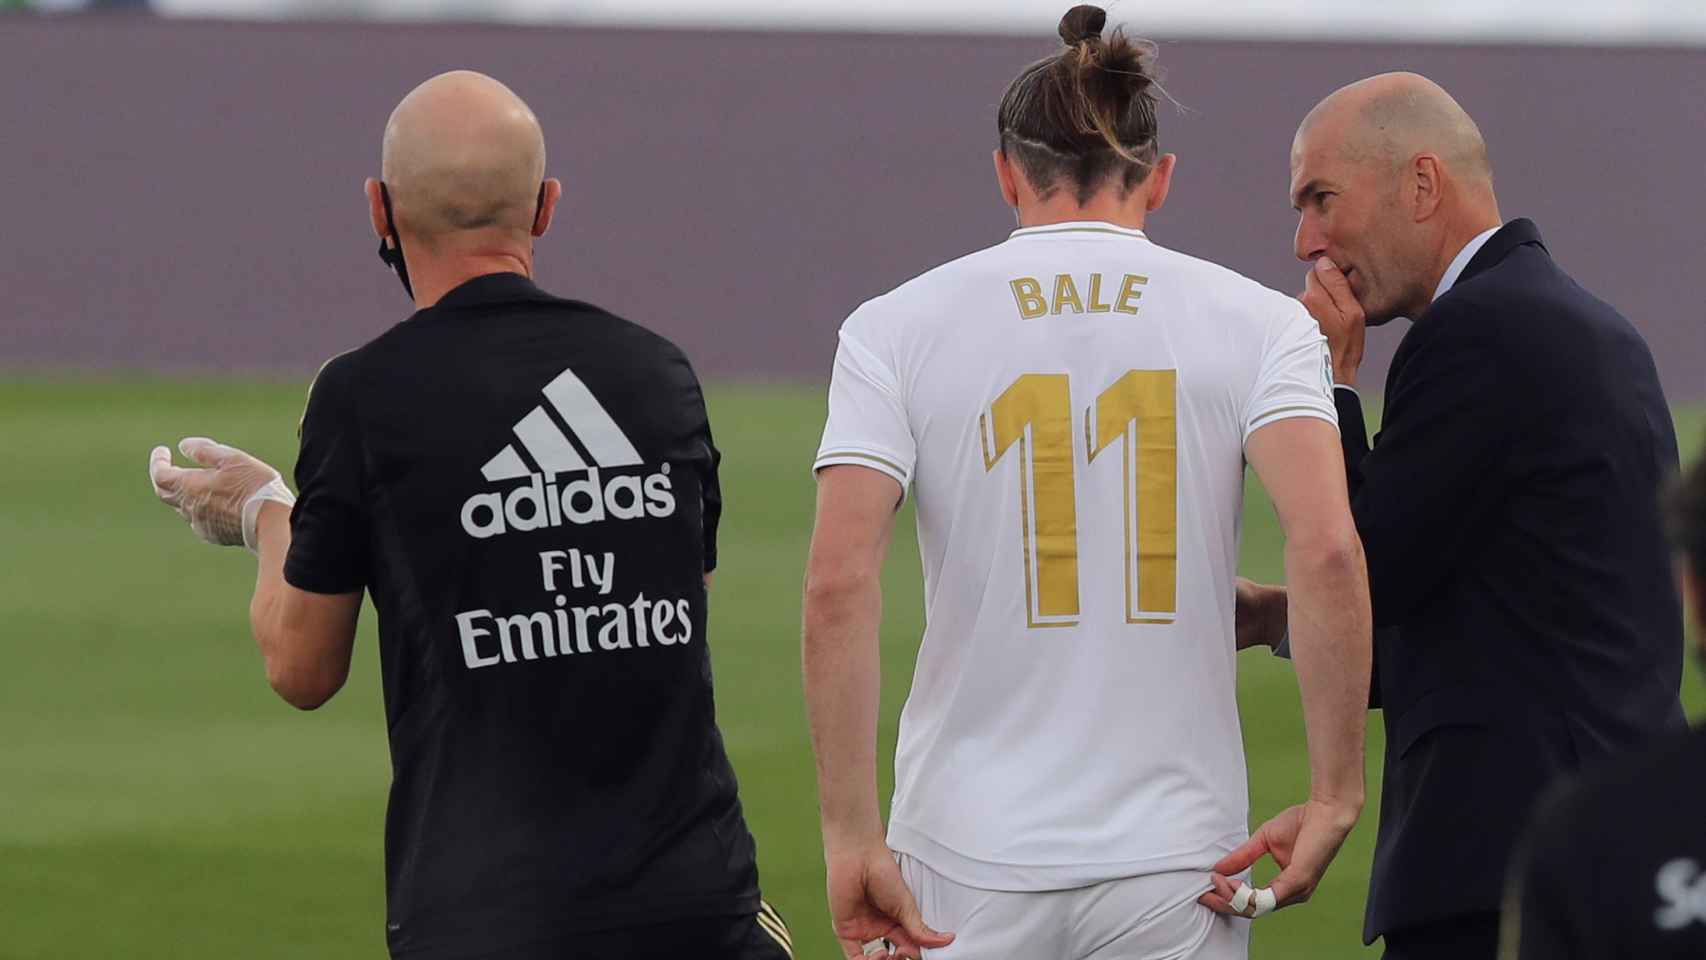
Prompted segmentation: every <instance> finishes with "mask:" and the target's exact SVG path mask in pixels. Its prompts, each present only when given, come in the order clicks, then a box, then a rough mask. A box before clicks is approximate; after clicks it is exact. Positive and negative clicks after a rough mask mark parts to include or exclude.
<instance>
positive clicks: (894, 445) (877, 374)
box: [812, 315, 918, 490]
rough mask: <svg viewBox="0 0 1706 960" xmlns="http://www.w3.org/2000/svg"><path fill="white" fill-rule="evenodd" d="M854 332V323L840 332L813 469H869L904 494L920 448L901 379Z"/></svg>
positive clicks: (889, 365) (910, 479)
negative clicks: (826, 417) (850, 466)
mask: <svg viewBox="0 0 1706 960" xmlns="http://www.w3.org/2000/svg"><path fill="white" fill-rule="evenodd" d="M855 316H856V315H855ZM852 327H853V321H852V320H849V321H848V324H847V326H844V327H842V329H841V342H840V345H839V346H837V347H836V350H835V370H834V372H833V373H832V374H831V375H830V380H829V420H828V422H827V423H825V424H824V428H823V442H822V444H820V445H819V447H818V451H817V460H816V462H815V463H814V464H813V465H812V469H813V470H814V471H816V470H821V469H823V468H824V467H827V466H831V465H834V464H842V463H846V464H854V465H857V466H861V467H869V468H871V469H873V470H877V471H879V472H881V473H886V474H888V475H889V476H891V477H893V478H894V479H895V481H896V482H898V483H899V484H900V486H901V489H902V490H905V489H906V488H907V486H908V485H910V484H911V483H912V470H913V466H914V465H915V463H916V461H917V454H918V448H917V444H916V443H915V441H914V438H913V436H912V427H911V425H910V424H909V422H908V420H907V416H906V404H905V403H904V401H903V400H902V399H901V390H900V378H899V376H898V374H897V373H896V371H895V370H894V368H893V366H892V365H891V364H890V363H889V362H887V361H885V360H884V359H883V358H882V357H881V356H879V355H878V353H877V352H876V351H874V350H872V349H871V347H869V346H868V345H866V343H865V342H864V341H863V340H862V338H861V336H860V334H859V333H858V332H857V331H856V330H854V329H851V328H852Z"/></svg>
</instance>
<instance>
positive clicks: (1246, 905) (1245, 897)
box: [1232, 884, 1255, 913]
mask: <svg viewBox="0 0 1706 960" xmlns="http://www.w3.org/2000/svg"><path fill="white" fill-rule="evenodd" d="M1254 889H1255V887H1252V886H1250V885H1249V884H1245V885H1244V886H1242V887H1239V888H1238V889H1237V890H1236V891H1234V892H1233V894H1232V909H1234V910H1236V911H1238V912H1239V913H1245V912H1247V911H1248V910H1249V909H1250V893H1251V891H1253V890H1254Z"/></svg>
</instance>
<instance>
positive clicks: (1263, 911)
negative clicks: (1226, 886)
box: [1230, 884, 1279, 920]
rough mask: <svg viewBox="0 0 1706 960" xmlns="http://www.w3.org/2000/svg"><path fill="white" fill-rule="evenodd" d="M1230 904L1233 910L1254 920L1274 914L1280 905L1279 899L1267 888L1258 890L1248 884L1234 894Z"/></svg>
mask: <svg viewBox="0 0 1706 960" xmlns="http://www.w3.org/2000/svg"><path fill="white" fill-rule="evenodd" d="M1230 902H1231V905H1232V909H1233V910H1236V911H1237V912H1239V913H1241V914H1244V915H1245V916H1247V917H1249V918H1250V919H1251V920H1254V919H1256V918H1257V917H1265V916H1267V915H1268V914H1270V913H1273V912H1274V908H1275V907H1276V906H1278V905H1279V898H1278V897H1276V896H1274V892H1273V891H1272V890H1270V889H1268V888H1267V887H1263V888H1262V889H1260V890H1258V889H1256V888H1255V887H1252V886H1249V885H1248V884H1246V885H1245V886H1242V887H1239V888H1238V889H1237V890H1236V891H1234V892H1233V894H1232V900H1231V901H1230ZM1252 908H1253V909H1252Z"/></svg>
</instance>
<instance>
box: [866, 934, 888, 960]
mask: <svg viewBox="0 0 1706 960" xmlns="http://www.w3.org/2000/svg"><path fill="white" fill-rule="evenodd" d="M860 952H861V953H863V954H864V955H865V956H867V957H886V956H888V955H889V942H888V941H887V940H884V939H882V938H881V937H879V938H877V939H875V940H867V941H865V943H864V945H863V946H861V947H860Z"/></svg>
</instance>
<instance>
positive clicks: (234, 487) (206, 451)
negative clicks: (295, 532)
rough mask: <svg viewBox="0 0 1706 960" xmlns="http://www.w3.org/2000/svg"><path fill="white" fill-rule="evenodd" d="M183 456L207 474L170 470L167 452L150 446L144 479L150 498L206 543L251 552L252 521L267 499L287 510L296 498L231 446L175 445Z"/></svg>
mask: <svg viewBox="0 0 1706 960" xmlns="http://www.w3.org/2000/svg"><path fill="white" fill-rule="evenodd" d="M178 450H179V452H181V453H182V454H183V455H184V456H186V457H188V458H189V459H191V460H194V461H195V462H196V463H199V464H201V465H202V466H203V467H206V468H208V469H205V470H196V469H191V468H187V467H175V466H173V465H172V451H170V450H168V449H166V448H165V447H155V448H154V449H153V450H152V451H150V452H149V454H148V479H149V480H151V481H153V483H154V495H155V496H157V497H159V498H160V501H161V502H162V503H164V504H166V505H167V506H169V507H171V508H172V509H174V510H176V511H178V516H180V517H183V518H184V519H185V520H188V521H189V524H190V529H191V530H193V531H195V535H196V536H198V537H200V538H201V539H203V540H205V541H207V542H208V543H213V544H218V545H220V546H226V547H232V546H236V545H238V544H242V545H243V546H245V547H248V548H249V550H250V551H251V552H253V551H254V550H255V519H256V517H258V516H259V515H260V512H261V504H263V503H265V502H266V501H268V500H273V501H276V502H278V503H282V504H284V505H285V506H287V507H288V506H291V505H293V504H295V503H296V495H295V494H293V493H291V492H290V488H289V487H287V486H285V485H284V478H283V477H280V476H279V473H278V471H277V470H274V469H273V468H272V467H270V466H268V465H267V464H265V463H263V462H262V461H260V460H258V459H256V458H254V457H252V456H250V455H249V454H246V453H244V452H243V451H241V450H239V449H237V448H236V447H228V446H226V445H225V444H223V443H216V442H214V441H212V440H209V439H207V438H206V437H187V438H185V439H184V440H181V441H179V443H178Z"/></svg>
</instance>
